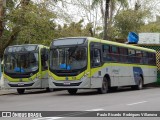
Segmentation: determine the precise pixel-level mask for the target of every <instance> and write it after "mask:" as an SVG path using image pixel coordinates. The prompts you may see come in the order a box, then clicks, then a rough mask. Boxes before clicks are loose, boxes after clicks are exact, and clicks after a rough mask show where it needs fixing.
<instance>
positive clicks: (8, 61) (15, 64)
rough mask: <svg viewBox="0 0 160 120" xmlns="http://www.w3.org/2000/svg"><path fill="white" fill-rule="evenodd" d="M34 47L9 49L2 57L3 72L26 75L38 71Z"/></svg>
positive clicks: (36, 51)
mask: <svg viewBox="0 0 160 120" xmlns="http://www.w3.org/2000/svg"><path fill="white" fill-rule="evenodd" d="M36 49H37V48H36V46H18V47H15V46H14V47H9V48H7V49H6V51H5V55H4V61H5V62H4V66H5V67H4V71H5V72H7V73H28V72H34V71H37V70H38V50H36Z"/></svg>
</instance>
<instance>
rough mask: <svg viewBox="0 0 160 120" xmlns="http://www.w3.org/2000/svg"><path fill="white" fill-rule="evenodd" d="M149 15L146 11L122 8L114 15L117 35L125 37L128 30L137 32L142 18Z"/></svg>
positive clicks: (141, 23) (142, 23) (142, 21)
mask: <svg viewBox="0 0 160 120" xmlns="http://www.w3.org/2000/svg"><path fill="white" fill-rule="evenodd" d="M148 15H149V12H148V11H142V10H137V11H135V10H131V9H129V10H123V11H121V12H120V13H119V14H118V15H116V16H115V27H116V28H117V29H118V32H119V35H118V37H123V38H126V37H127V35H128V33H129V32H130V31H134V32H139V30H140V28H141V26H142V25H144V19H145V18H147V17H148Z"/></svg>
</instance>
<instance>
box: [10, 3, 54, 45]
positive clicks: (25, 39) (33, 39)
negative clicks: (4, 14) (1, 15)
mask: <svg viewBox="0 0 160 120" xmlns="http://www.w3.org/2000/svg"><path fill="white" fill-rule="evenodd" d="M55 17H56V16H55V14H54V13H53V12H50V11H49V10H47V8H46V6H45V5H44V4H39V5H37V4H33V3H32V4H29V5H27V6H26V7H25V9H22V8H18V9H15V10H12V12H11V13H9V14H8V18H9V19H10V21H9V23H8V27H9V28H10V29H11V30H12V29H13V28H14V27H15V26H20V31H19V33H18V35H17V37H16V39H15V41H14V44H15V43H17V44H23V43H42V44H48V43H49V42H50V40H51V39H52V37H53V35H54V31H53V29H54V28H55V24H54V22H53V20H54V19H55Z"/></svg>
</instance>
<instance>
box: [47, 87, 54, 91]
mask: <svg viewBox="0 0 160 120" xmlns="http://www.w3.org/2000/svg"><path fill="white" fill-rule="evenodd" d="M46 91H47V92H53V91H54V89H53V88H49V87H47V88H46Z"/></svg>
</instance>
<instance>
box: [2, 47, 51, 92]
mask: <svg viewBox="0 0 160 120" xmlns="http://www.w3.org/2000/svg"><path fill="white" fill-rule="evenodd" d="M4 87H5V88H8V89H17V92H18V93H19V94H23V93H24V91H25V89H35V88H37V89H41V88H46V89H47V90H48V91H49V90H51V89H50V88H49V85H48V47H46V46H44V45H39V44H24V45H14V46H9V47H7V48H6V49H5V51H4Z"/></svg>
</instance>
